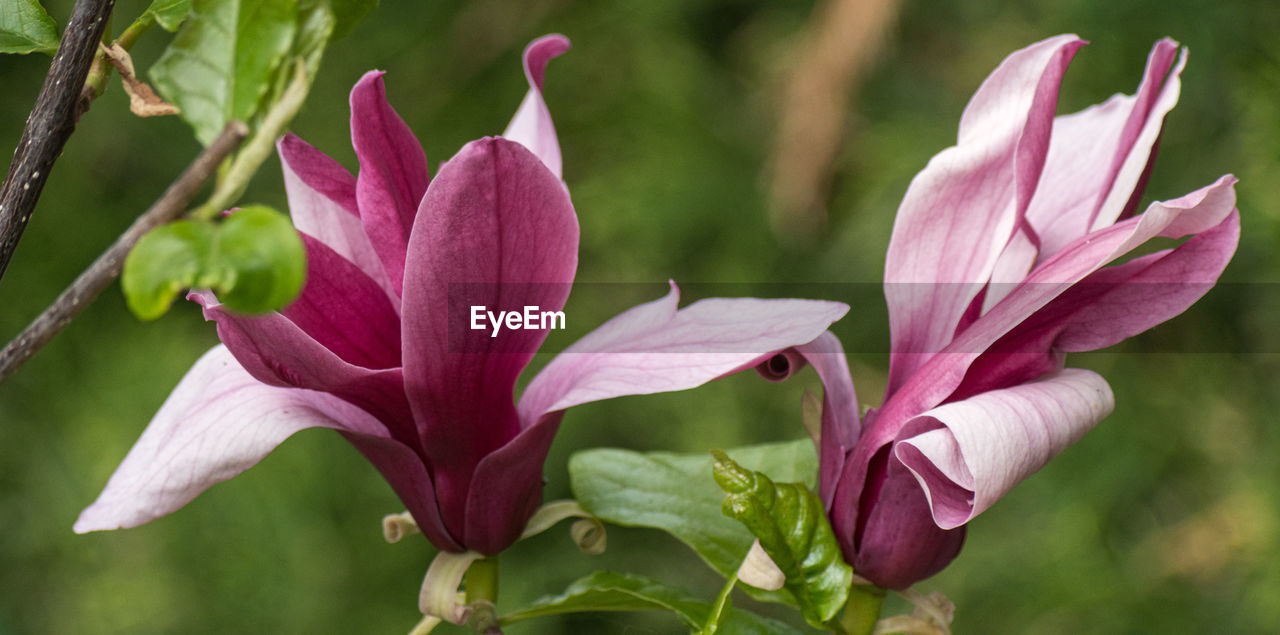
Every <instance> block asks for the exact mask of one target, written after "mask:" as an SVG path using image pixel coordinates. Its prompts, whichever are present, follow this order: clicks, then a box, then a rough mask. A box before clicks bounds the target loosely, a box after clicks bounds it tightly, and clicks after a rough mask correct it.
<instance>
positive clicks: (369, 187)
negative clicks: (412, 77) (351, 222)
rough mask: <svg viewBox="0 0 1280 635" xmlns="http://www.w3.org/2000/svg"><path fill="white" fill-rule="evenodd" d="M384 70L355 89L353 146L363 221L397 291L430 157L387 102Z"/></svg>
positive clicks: (365, 77)
mask: <svg viewBox="0 0 1280 635" xmlns="http://www.w3.org/2000/svg"><path fill="white" fill-rule="evenodd" d="M382 75H383V73H382V72H381V71H371V72H368V73H365V75H364V77H362V78H360V81H359V82H357V83H356V85H355V88H352V89H351V145H352V146H354V147H355V151H356V157H357V158H358V159H359V160H360V174H359V175H358V176H357V177H356V200H357V201H358V203H359V207H360V221H361V222H362V223H363V224H364V228H365V232H366V233H367V234H368V236H369V239H370V241H371V242H372V244H373V249H374V251H375V252H377V254H378V258H379V260H381V261H382V266H383V268H384V269H385V270H386V273H387V278H388V279H389V280H390V282H391V287H392V289H393V290H394V291H395V292H396V293H399V292H400V289H401V287H402V285H403V282H404V262H405V250H406V249H407V248H408V245H409V232H410V231H412V230H413V219H414V215H415V214H416V213H417V211H418V203H419V201H421V200H422V195H423V193H424V192H426V191H427V183H428V180H429V177H428V173H427V155H426V154H425V153H423V151H422V145H421V144H419V143H418V138H417V137H415V136H414V135H413V131H412V130H410V129H409V126H407V125H405V123H404V120H403V119H401V118H400V115H398V114H396V111H395V109H393V108H392V107H391V104H389V103H387V90H386V87H385V86H384V85H383V82H382Z"/></svg>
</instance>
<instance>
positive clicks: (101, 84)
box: [82, 13, 156, 101]
mask: <svg viewBox="0 0 1280 635" xmlns="http://www.w3.org/2000/svg"><path fill="white" fill-rule="evenodd" d="M155 23H156V19H155V16H153V15H151V13H144V14H142V15H141V16H140V17H139V18H138V19H137V20H134V21H133V24H130V25H129V28H127V29H125V30H124V33H121V34H120V37H118V38H116V40H115V42H114V43H115V44H119V45H120V46H121V47H123V48H124V49H125V50H126V51H127V50H129V49H130V48H133V44H134V42H137V41H138V38H140V37H142V34H143V33H146V32H147V31H148V30H150V29H151V27H152V26H154V25H155ZM107 28H108V29H110V28H111V26H110V24H108V25H107ZM106 39H107V38H105V37H104V38H103V42H104V44H105V42H106ZM113 70H115V69H114V67H112V66H111V62H108V61H107V55H106V53H103V52H102V49H101V48H99V49H98V52H97V53H95V54H94V55H93V65H92V66H90V67H89V76H88V77H87V78H86V79H85V80H84V91H83V93H82V95H84V96H85V97H87V98H88V100H89V101H92V100H94V99H97V98H99V97H101V96H102V93H103V92H105V91H106V90H107V82H108V81H109V80H110V79H111V71H113ZM82 99H83V98H82Z"/></svg>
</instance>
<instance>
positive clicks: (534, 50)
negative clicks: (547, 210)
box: [502, 35, 569, 178]
mask: <svg viewBox="0 0 1280 635" xmlns="http://www.w3.org/2000/svg"><path fill="white" fill-rule="evenodd" d="M567 50H569V38H567V37H565V36H563V35H544V36H542V37H540V38H538V39H536V40H534V41H533V42H530V43H529V46H527V47H525V49H524V76H525V77H526V78H527V79H528V80H529V92H528V93H526V94H525V96H524V101H522V102H520V108H519V109H517V110H516V114H515V116H514V117H512V118H511V123H509V124H507V129H506V131H505V132H503V133H502V136H504V137H506V138H508V139H510V140H512V141H515V142H516V143H519V144H520V145H523V146H524V147H526V148H528V149H529V150H530V151H531V152H533V153H534V154H535V155H537V156H538V158H539V159H542V162H543V163H545V164H546V166H547V169H548V170H551V173H552V174H555V175H556V177H557V178H559V177H560V176H561V175H560V168H561V158H560V142H559V141H558V140H557V139H556V127H555V124H553V123H552V121H551V112H550V111H549V110H547V103H546V102H545V101H544V100H543V99H542V80H543V76H544V75H545V74H546V70H547V62H550V61H551V60H552V59H553V58H556V57H559V56H560V55H561V54H563V53H564V52H565V51H567Z"/></svg>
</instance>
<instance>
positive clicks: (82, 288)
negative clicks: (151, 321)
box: [0, 121, 249, 382]
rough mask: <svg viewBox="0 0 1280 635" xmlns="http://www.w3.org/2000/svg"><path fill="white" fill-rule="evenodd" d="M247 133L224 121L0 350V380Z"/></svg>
mask: <svg viewBox="0 0 1280 635" xmlns="http://www.w3.org/2000/svg"><path fill="white" fill-rule="evenodd" d="M248 134H249V128H248V126H246V125H244V124H243V123H241V122H239V121H232V122H231V123H229V124H227V127H226V128H224V129H223V130H222V134H221V135H219V136H218V138H217V139H216V140H214V142H213V144H211V145H210V146H209V147H208V148H205V150H204V152H201V153H200V156H198V157H196V159H195V161H192V162H191V165H189V166H187V169H186V171H184V172H183V173H182V175H181V176H179V177H178V180H176V181H174V182H173V183H172V184H170V185H169V187H168V189H166V190H165V191H164V194H161V195H160V198H159V199H157V200H156V202H155V203H154V204H152V205H151V207H150V208H149V209H148V210H147V211H146V212H145V213H143V215H142V216H139V217H138V220H136V221H134V222H133V225H130V226H129V229H127V230H125V232H124V233H123V234H121V235H120V237H119V238H117V239H116V242H115V243H114V244H112V245H111V247H109V248H107V250H106V251H105V252H103V253H102V255H101V256H98V259H97V260H95V261H93V264H92V265H89V268H88V269H86V270H85V271H84V273H82V274H80V277H78V278H76V281H75V282H73V283H71V286H69V287H67V289H66V290H65V291H63V292H62V295H60V296H58V299H57V300H55V301H54V302H53V304H52V305H50V306H49V308H47V309H45V311H44V313H41V314H40V317H38V318H36V319H35V321H33V322H32V323H31V324H30V325H29V326H27V328H26V330H24V331H22V333H19V334H18V336H17V337H16V338H14V339H13V341H11V342H9V344H8V345H6V346H5V347H4V350H2V351H0V382H4V380H5V379H7V378H8V377H9V375H12V374H13V372H14V371H15V370H17V369H18V367H19V366H21V365H22V364H23V363H24V362H26V361H27V360H28V359H30V358H31V356H32V355H34V354H35V352H36V351H38V350H40V349H41V348H42V347H44V345H45V344H48V343H49V340H51V339H53V336H54V335H57V334H58V331H61V330H62V329H63V327H65V326H66V325H67V324H68V323H69V322H71V320H72V318H74V317H75V316H77V315H79V314H80V312H81V311H83V310H84V308H85V307H86V306H88V304H89V303H90V302H93V300H94V299H95V298H97V297H98V294H100V293H102V291H103V289H106V288H107V287H108V286H109V285H110V284H111V282H112V281H113V280H115V279H116V277H117V276H119V275H120V268H121V266H122V265H123V263H124V258H125V256H127V255H128V254H129V250H130V249H132V248H133V245H134V244H135V243H137V242H138V239H139V238H142V236H143V235H144V234H146V233H147V232H149V231H151V230H152V229H153V228H155V227H158V226H160V225H163V224H165V223H168V222H170V221H172V220H174V219H176V218H178V217H179V216H181V215H182V213H183V211H185V210H186V209H187V205H188V204H189V203H190V202H191V199H192V198H194V197H195V195H196V193H197V192H199V191H200V188H201V186H203V185H204V183H205V181H207V180H208V179H209V177H210V176H211V175H213V173H214V172H215V171H216V170H217V169H218V164H219V163H222V160H223V159H225V158H227V156H229V155H230V154H231V153H232V151H234V150H235V149H236V148H238V147H239V146H240V144H241V142H243V141H244V138H245V137H246V136H247V135H248Z"/></svg>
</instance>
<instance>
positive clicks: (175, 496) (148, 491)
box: [75, 346, 450, 544]
mask: <svg viewBox="0 0 1280 635" xmlns="http://www.w3.org/2000/svg"><path fill="white" fill-rule="evenodd" d="M312 427H321V428H332V429H335V430H339V431H341V432H343V433H344V434H345V435H347V437H348V438H349V439H351V440H352V441H353V442H357V445H367V446H369V447H371V448H375V447H376V448H378V449H377V450H374V453H375V454H377V455H379V459H380V460H379V461H375V464H377V465H378V467H379V468H380V469H382V470H383V473H384V474H387V473H388V472H394V473H396V474H399V475H398V476H396V475H395V474H392V475H393V476H395V480H392V483H393V484H394V483H396V482H397V481H398V482H399V483H400V484H401V487H397V488H396V489H397V491H398V492H400V493H401V497H402V498H404V500H405V502H406V504H408V505H410V506H411V507H413V510H412V511H413V512H414V516H415V518H416V519H417V520H418V523H419V525H420V526H422V527H423V529H424V531H426V532H427V533H428V535H429V536H432V539H433V540H435V539H437V538H441V539H443V540H446V542H445V543H443V544H448V542H449V541H450V539H448V538H447V536H445V537H442V536H440V535H439V534H440V533H441V531H442V528H443V525H441V523H440V522H439V518H438V514H437V513H436V512H435V511H434V507H435V506H434V501H432V500H431V487H430V480H429V477H427V475H426V473H425V470H424V469H423V467H422V463H421V461H418V462H417V466H418V467H417V470H416V473H415V472H414V471H413V470H412V468H411V464H412V461H409V460H406V461H398V462H394V461H393V462H391V463H388V460H390V459H393V458H394V457H395V456H396V455H403V456H405V457H412V456H413V452H412V451H411V450H409V449H408V448H406V447H404V446H403V445H400V444H399V443H397V442H396V441H394V440H392V439H390V438H389V436H388V434H387V431H386V429H385V428H384V427H383V426H382V425H381V424H380V423H379V422H378V421H377V420H376V419H375V418H374V417H372V416H371V415H369V414H368V413H366V412H364V411H362V410H360V409H359V408H356V407H355V406H352V405H351V404H349V403H347V402H345V401H343V400H341V399H338V398H336V397H333V396H332V395H328V394H325V393H321V392H315V391H310V390H300V389H289V388H276V387H273V386H267V385H266V384H263V383H261V382H259V381H257V380H255V379H254V378H253V377H251V376H250V375H249V374H248V373H247V372H245V371H244V369H243V368H241V366H240V365H239V364H238V363H237V362H236V360H235V358H233V357H232V356H231V354H230V352H228V351H227V349H226V348H225V347H223V346H217V347H214V348H213V349H212V350H210V351H209V352H208V353H205V355H204V356H203V357H201V358H200V360H199V361H197V362H196V364H195V366H193V367H192V368H191V370H190V371H189V372H188V373H187V376H186V377H184V378H183V379H182V381H181V382H180V383H179V384H178V387H177V388H175V389H174V391H173V394H171V395H170V396H169V398H168V399H167V400H166V401H165V403H164V405H163V406H161V408H160V411H159V412H157V413H156V416H155V418H154V419H153V420H152V421H151V424H150V425H148V426H147V429H146V431H145V432H144V433H143V434H142V437H141V438H140V439H139V440H138V443H137V444H136V445H134V447H133V449H132V450H130V451H129V455H128V456H127V457H125V459H124V461H123V462H122V463H121V464H120V467H119V468H117V469H116V472H115V474H113V475H112V476H111V479H110V481H108V483H107V486H106V488H105V489H104V490H103V492H102V494H101V495H100V496H99V497H98V499H97V501H95V502H94V503H93V504H92V505H90V506H89V507H88V508H87V509H85V510H84V511H83V512H81V514H80V518H79V520H77V521H76V524H75V530H76V532H78V533H84V532H89V531H98V530H104V529H118V528H124V527H134V526H137V525H141V524H143V523H146V522H148V521H151V520H154V519H156V518H159V517H160V516H164V515H165V514H168V513H170V512H172V511H174V510H176V509H178V508H180V507H182V506H183V505H185V504H187V502H189V501H190V500H191V499H193V498H195V497H196V496H197V495H199V494H200V493H201V492H203V491H204V490H206V489H208V488H209V487H210V486H212V485H214V484H215V483H219V482H221V481H225V480H227V479H229V478H231V477H233V476H235V475H237V474H239V473H240V472H243V471H244V470H246V469H248V468H250V467H252V466H253V465H255V464H256V463H257V462H258V461H260V460H261V459H262V458H263V457H265V456H266V455H267V454H268V453H270V452H271V451H272V450H273V449H275V447H276V446H277V445H279V444H280V443H281V442H282V441H284V440H285V439H286V438H288V437H290V436H291V435H293V434H294V433H295V432H298V431H299V430H304V429H306V428H312ZM393 467H394V468H396V469H395V470H391V469H389V468H393ZM404 468H409V469H404ZM411 477H412V478H411ZM413 480H416V481H418V482H417V483H416V486H415V485H414V484H413V483H412V482H411V481H413ZM406 493H408V494H410V495H409V496H406V495H405V494H406ZM433 534H434V535H433Z"/></svg>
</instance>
